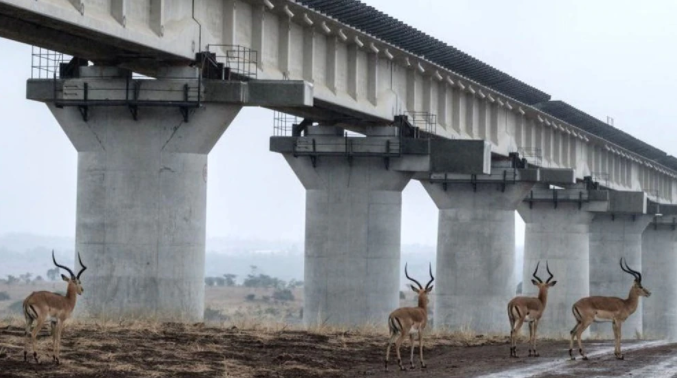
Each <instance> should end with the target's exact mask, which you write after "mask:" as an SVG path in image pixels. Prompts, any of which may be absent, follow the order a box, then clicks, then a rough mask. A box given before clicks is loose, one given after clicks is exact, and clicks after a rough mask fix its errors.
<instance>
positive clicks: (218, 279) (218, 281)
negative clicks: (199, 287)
mask: <svg viewBox="0 0 677 378" xmlns="http://www.w3.org/2000/svg"><path fill="white" fill-rule="evenodd" d="M214 281H215V282H216V286H219V287H221V286H225V285H226V279H225V278H223V277H214Z"/></svg>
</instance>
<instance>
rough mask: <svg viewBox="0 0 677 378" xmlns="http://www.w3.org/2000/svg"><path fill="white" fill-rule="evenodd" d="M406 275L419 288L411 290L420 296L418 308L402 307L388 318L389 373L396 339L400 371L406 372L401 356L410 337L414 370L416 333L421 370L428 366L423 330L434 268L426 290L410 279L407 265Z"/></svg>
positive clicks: (413, 287) (431, 270)
mask: <svg viewBox="0 0 677 378" xmlns="http://www.w3.org/2000/svg"><path fill="white" fill-rule="evenodd" d="M404 275H405V276H407V278H408V279H409V280H411V281H412V282H414V283H415V284H416V285H418V288H417V287H416V286H414V285H411V289H412V290H414V292H415V293H416V294H418V306H417V307H400V308H398V309H397V310H395V311H393V312H391V313H390V315H389V316H388V329H389V331H390V340H388V346H387V348H386V361H385V369H386V371H388V358H389V357H390V346H391V345H392V343H393V341H394V340H395V338H396V337H398V335H399V337H398V338H397V341H395V349H396V350H397V364H398V365H399V366H400V370H406V369H405V368H404V366H403V365H402V357H401V356H400V346H401V345H402V341H404V338H405V337H406V336H407V335H409V341H410V342H411V357H410V359H409V362H410V366H411V368H412V369H414V333H418V350H419V352H420V360H421V368H422V369H425V368H426V365H425V362H424V361H423V330H424V329H425V326H426V324H427V323H428V294H429V293H430V292H431V291H432V289H433V287H432V286H431V285H430V284H432V283H433V281H434V280H435V277H433V268H432V265H431V266H430V281H429V282H428V283H427V284H426V285H425V288H424V287H423V286H421V284H420V283H419V282H418V281H416V280H415V279H413V278H411V277H409V274H408V273H407V265H406V264H405V265H404Z"/></svg>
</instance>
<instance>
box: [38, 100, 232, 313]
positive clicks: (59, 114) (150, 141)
mask: <svg viewBox="0 0 677 378" xmlns="http://www.w3.org/2000/svg"><path fill="white" fill-rule="evenodd" d="M48 106H49V108H50V110H51V111H52V113H53V115H54V116H55V117H56V119H57V120H58V122H59V124H60V125H61V127H62V128H63V130H64V132H65V133H66V135H67V136H68V138H69V139H70V141H71V142H72V143H73V146H75V148H76V150H77V151H78V179H77V180H78V188H77V216H76V218H77V219H76V236H75V238H76V251H77V252H80V254H81V255H82V260H83V261H84V262H85V264H86V265H87V267H88V269H87V272H86V273H84V274H83V276H82V282H83V287H84V289H85V291H84V294H83V296H82V299H81V302H80V303H78V306H77V311H78V313H79V314H80V315H81V316H94V317H102V318H106V319H120V318H125V319H129V318H150V319H157V320H172V321H191V322H194V321H201V320H202V318H203V313H204V264H205V223H206V199H207V198H206V195H207V190H206V189H207V154H208V153H209V152H210V150H211V149H212V147H213V146H214V145H215V144H216V142H217V141H218V139H219V137H220V136H221V135H222V134H223V132H224V131H225V130H226V128H227V127H228V125H229V124H230V122H231V121H232V120H233V119H234V118H235V116H236V115H237V113H238V112H239V110H240V106H231V105H216V104H209V105H208V106H204V107H202V108H198V109H196V110H195V111H194V113H193V114H192V115H191V118H190V122H188V123H186V122H184V121H183V117H182V116H181V114H180V113H179V112H178V111H176V110H175V109H173V108H172V109H171V110H167V109H165V108H144V112H143V117H142V118H140V120H139V121H134V120H133V118H132V117H131V115H130V112H129V110H128V109H127V108H125V107H112V106H98V107H96V108H95V109H94V110H93V111H92V112H91V114H90V116H89V119H88V121H87V122H85V121H84V120H83V117H82V116H81V114H80V112H79V111H78V109H77V108H75V107H66V108H62V109H60V108H56V107H55V106H54V105H53V104H48Z"/></svg>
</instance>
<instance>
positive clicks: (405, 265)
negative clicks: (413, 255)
mask: <svg viewBox="0 0 677 378" xmlns="http://www.w3.org/2000/svg"><path fill="white" fill-rule="evenodd" d="M404 275H405V276H407V278H408V279H410V280H411V281H414V282H415V283H416V285H418V288H419V289H421V290H423V286H421V284H420V283H419V282H418V281H416V280H415V279H413V278H411V277H409V273H407V264H404Z"/></svg>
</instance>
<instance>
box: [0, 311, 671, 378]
mask: <svg viewBox="0 0 677 378" xmlns="http://www.w3.org/2000/svg"><path fill="white" fill-rule="evenodd" d="M23 340H24V339H23V329H22V328H21V327H20V326H18V325H11V326H8V328H6V329H2V330H0V377H3V378H4V377H299V378H304V377H360V376H369V377H377V378H378V377H393V376H399V377H404V376H406V377H481V376H490V377H507V378H510V377H558V378H561V377H614V376H621V377H622V376H628V377H630V376H634V377H672V376H673V374H674V376H677V357H675V356H677V345H676V344H666V343H660V342H647V341H627V342H625V343H624V346H625V347H627V349H628V350H627V353H626V359H625V360H624V361H617V360H615V359H614V357H613V354H612V353H611V352H612V349H610V348H612V344H611V343H610V342H600V341H589V342H588V343H587V345H588V347H589V352H590V354H591V359H590V361H581V360H580V359H579V360H577V361H569V360H568V352H567V350H568V342H566V341H543V342H541V343H540V346H539V352H540V354H541V357H538V358H527V357H526V356H525V353H526V351H527V348H526V345H521V346H520V348H519V349H518V353H520V354H521V355H522V358H519V359H511V358H509V357H508V355H509V351H508V340H507V338H505V337H496V338H485V337H476V336H466V337H449V336H445V337H443V336H439V335H433V336H429V337H428V338H427V343H426V348H425V349H424V357H425V358H426V360H427V364H428V369H427V371H422V370H421V369H420V368H417V369H415V370H409V371H406V372H400V371H398V370H397V366H396V365H391V368H390V371H389V372H384V371H383V357H384V354H385V350H384V349H385V348H384V347H385V335H380V334H378V333H373V332H372V333H369V334H366V333H361V332H356V331H355V332H350V331H348V332H331V331H326V332H307V331H296V330H274V331H271V330H240V329H228V328H209V327H205V326H203V325H179V324H146V325H144V324H130V325H124V324H123V325H97V324H74V325H70V326H68V327H67V328H66V330H65V332H64V336H63V341H62V348H61V359H62V364H61V365H60V366H55V365H54V364H53V363H52V362H51V337H50V336H49V335H48V333H47V331H46V329H45V331H43V332H42V333H41V336H40V341H39V357H40V359H41V363H40V364H39V365H36V364H35V363H33V362H31V363H27V362H24V361H23V351H22V350H23V349H22V348H23ZM633 348H634V349H633ZM408 352H409V348H408V346H407V345H406V344H405V347H404V348H403V349H402V353H403V357H404V359H405V360H408ZM391 361H392V362H394V361H395V358H394V355H393V358H392V359H391ZM416 363H417V365H418V359H416Z"/></svg>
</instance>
